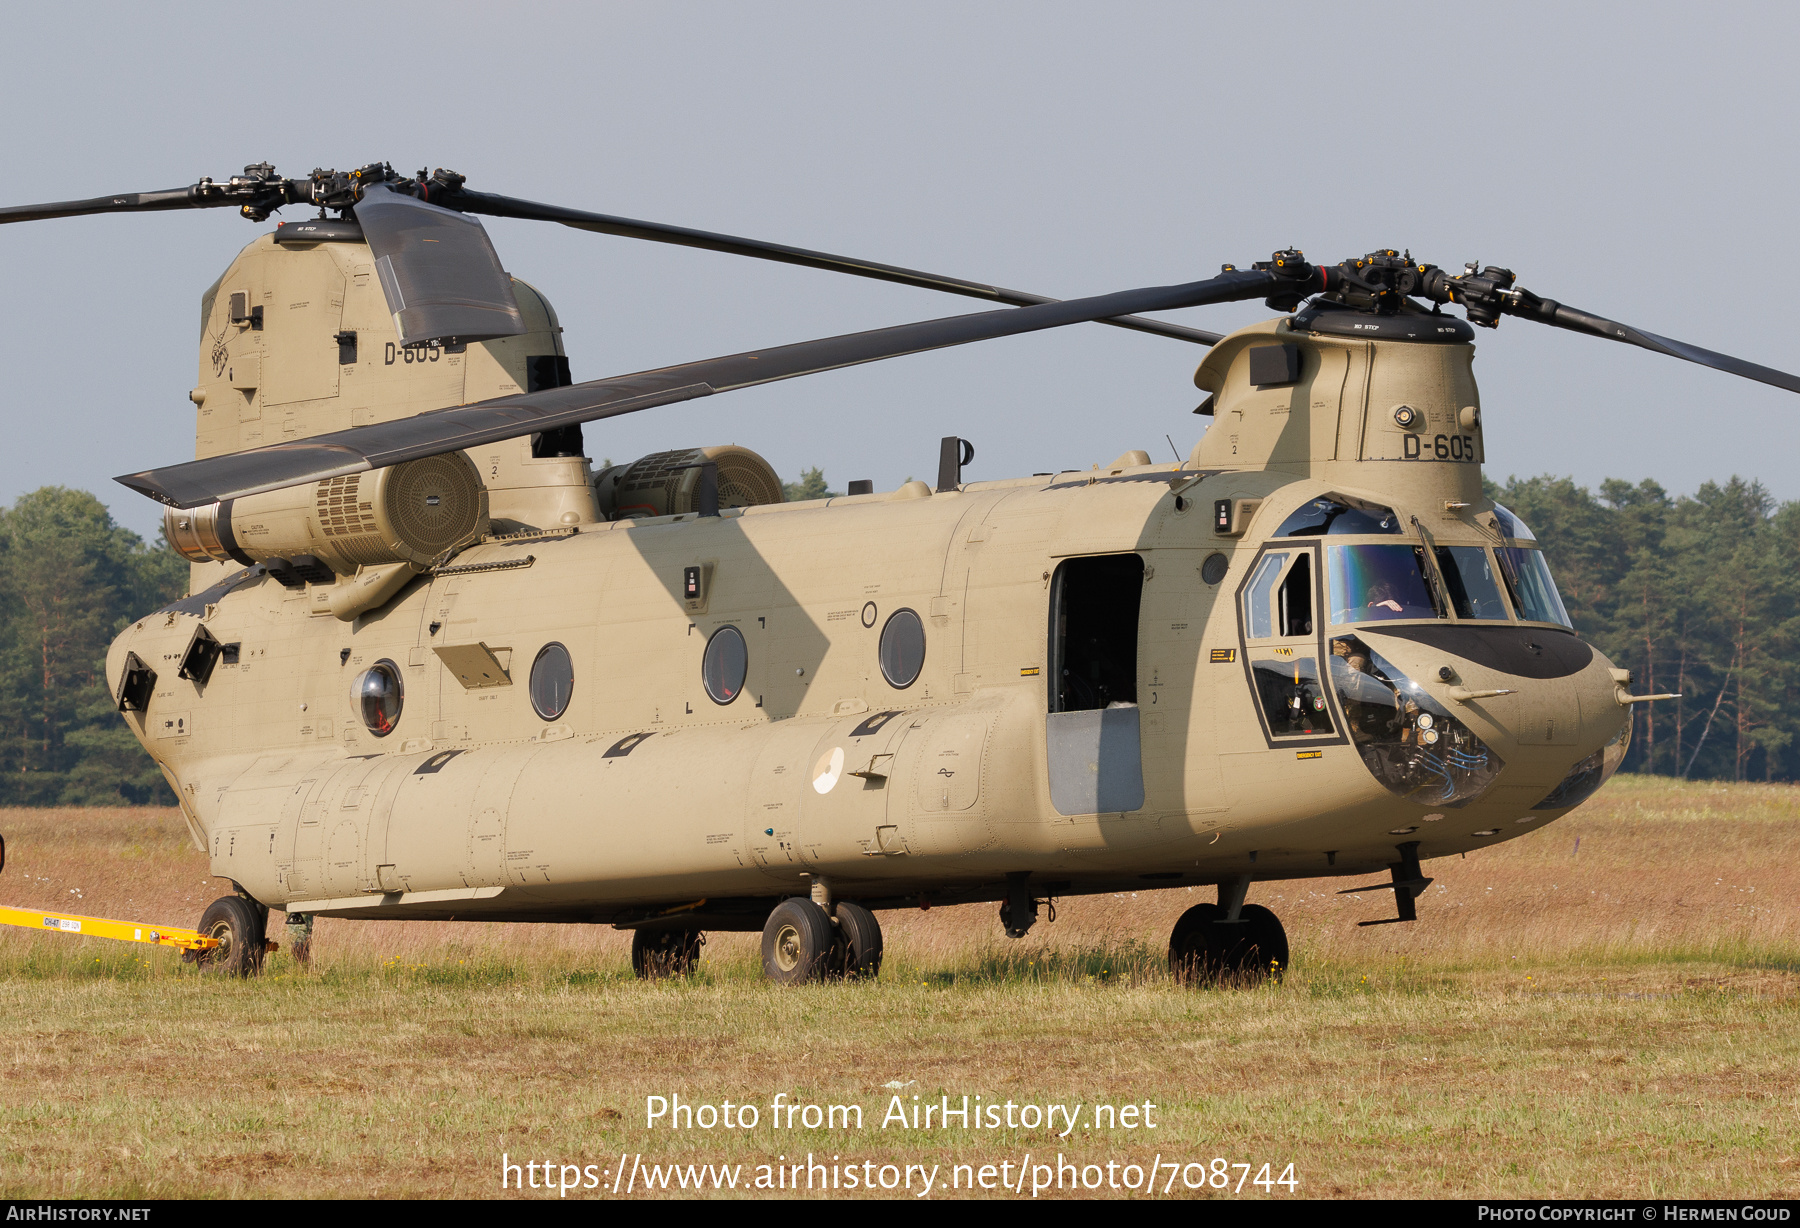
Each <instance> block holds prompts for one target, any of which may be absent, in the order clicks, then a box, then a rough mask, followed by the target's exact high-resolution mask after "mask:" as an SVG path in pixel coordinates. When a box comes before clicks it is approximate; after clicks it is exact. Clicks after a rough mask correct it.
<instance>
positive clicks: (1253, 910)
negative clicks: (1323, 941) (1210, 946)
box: [1235, 904, 1288, 985]
mask: <svg viewBox="0 0 1800 1228" xmlns="http://www.w3.org/2000/svg"><path fill="white" fill-rule="evenodd" d="M1238 915H1239V916H1240V917H1242V918H1243V919H1244V921H1245V924H1244V925H1243V926H1242V927H1240V928H1242V929H1243V930H1245V931H1246V932H1245V933H1244V934H1243V935H1242V936H1241V937H1240V938H1239V939H1238V948H1237V951H1236V952H1235V955H1236V956H1237V961H1236V962H1237V968H1238V972H1237V975H1238V977H1239V978H1240V979H1241V980H1242V981H1243V983H1244V984H1246V985H1256V984H1260V983H1261V982H1263V981H1265V980H1273V981H1277V982H1279V981H1280V980H1281V977H1282V974H1283V973H1285V972H1286V971H1287V966H1288V940H1287V930H1285V929H1283V928H1282V925H1281V918H1279V917H1277V916H1276V915H1275V914H1274V913H1272V912H1270V911H1269V910H1268V909H1266V908H1264V907H1263V906H1262V905H1261V904H1246V905H1244V910H1243V912H1241V913H1239V914H1238Z"/></svg>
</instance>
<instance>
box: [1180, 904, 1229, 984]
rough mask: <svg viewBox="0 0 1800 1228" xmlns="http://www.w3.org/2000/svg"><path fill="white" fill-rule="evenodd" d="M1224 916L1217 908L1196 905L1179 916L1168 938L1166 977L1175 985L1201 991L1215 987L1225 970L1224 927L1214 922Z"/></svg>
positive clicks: (1210, 905)
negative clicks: (1167, 970) (1172, 980)
mask: <svg viewBox="0 0 1800 1228" xmlns="http://www.w3.org/2000/svg"><path fill="white" fill-rule="evenodd" d="M1224 915H1225V910H1224V909H1222V908H1220V907H1219V906H1218V905H1217V904H1196V905H1194V906H1193V907H1192V908H1190V909H1188V910H1187V911H1186V912H1184V913H1182V914H1181V919H1180V920H1178V921H1177V922H1175V928H1174V930H1173V931H1171V932H1170V934H1169V975H1170V976H1172V977H1174V978H1175V980H1176V983H1177V984H1181V985H1187V986H1191V987H1195V988H1198V987H1202V986H1206V985H1212V984H1215V983H1217V981H1218V979H1219V975H1220V973H1221V971H1222V970H1223V968H1224V963H1225V954H1226V952H1225V947H1224V935H1223V934H1221V933H1220V932H1219V931H1220V930H1221V929H1223V928H1224V927H1223V926H1219V925H1215V924H1214V922H1216V921H1218V920H1219V918H1221V917H1223V916H1224Z"/></svg>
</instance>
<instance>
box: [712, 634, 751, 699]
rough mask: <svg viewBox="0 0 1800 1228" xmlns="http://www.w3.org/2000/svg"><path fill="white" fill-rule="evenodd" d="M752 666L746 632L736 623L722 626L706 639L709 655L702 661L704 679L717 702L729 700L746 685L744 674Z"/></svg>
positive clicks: (735, 696)
mask: <svg viewBox="0 0 1800 1228" xmlns="http://www.w3.org/2000/svg"><path fill="white" fill-rule="evenodd" d="M749 668H750V648H749V645H747V644H745V643H744V633H743V632H741V631H739V630H738V629H737V628H736V627H720V628H719V629H718V630H717V631H715V632H713V634H712V638H711V639H710V640H708V641H706V656H705V658H704V659H702V660H701V662H700V680H701V681H702V682H704V683H705V684H706V693H707V694H708V695H710V696H711V697H712V701H713V702H714V703H716V704H728V703H730V702H731V701H732V700H734V699H736V698H737V697H738V696H739V695H740V694H741V693H742V692H743V689H744V675H745V673H746V672H748V671H749Z"/></svg>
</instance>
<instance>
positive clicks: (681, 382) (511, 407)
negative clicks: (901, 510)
mask: <svg viewBox="0 0 1800 1228" xmlns="http://www.w3.org/2000/svg"><path fill="white" fill-rule="evenodd" d="M1280 281H1281V279H1279V278H1277V277H1276V276H1275V275H1273V274H1271V273H1265V272H1231V273H1224V274H1221V275H1219V276H1218V277H1211V278H1208V279H1206V280H1205V281H1197V282H1190V283H1188V284H1186V285H1180V286H1156V287H1150V288H1146V289H1141V290H1125V291H1121V292H1119V293H1116V294H1102V295H1098V296H1095V297H1093V298H1083V299H1071V300H1069V301H1067V302H1060V303H1044V304H1040V305H1038V306H1034V307H1016V308H1007V309H1005V310H1001V311H984V312H978V313H976V314H974V315H964V316H950V317H947V318H945V319H940V320H926V321H923V322H921V323H917V324H900V325H896V326H894V327H892V328H878V329H874V330H872V331H870V332H862V333H849V334H846V335H844V336H839V337H826V338H823V339H821V340H818V341H802V342H800V343H798V344H796V345H784V346H778V347H775V348H773V349H767V350H753V351H750V352H747V353H743V354H732V355H728V356H726V357H723V358H711V359H707V360H705V361H703V362H693V363H685V364H683V365H681V366H677V367H662V368H659V369H657V370H653V371H640V372H638V373H636V374H634V375H625V376H619V377H617V378H613V379H602V380H591V381H589V382H587V383H582V384H571V385H569V386H567V387H563V388H549V389H545V390H543V391H540V392H532V393H526V394H523V395H521V396H513V397H502V398H498V399H496V400H492V401H483V402H480V403H478V404H475V405H463V406H453V407H451V408H448V409H436V410H431V411H429V412H427V413H422V414H418V415H416V416H414V417H411V418H402V419H400V420H398V421H395V422H381V423H376V424H374V425H372V426H359V427H352V428H351V429H349V430H345V431H335V432H333V433H331V434H328V435H316V436H314V437H312V438H310V439H298V440H294V441H293V442H291V443H278V444H270V445H268V446H267V447H262V448H255V449H251V450H250V451H246V452H234V453H231V454H230V455H227V456H215V457H209V458H207V459H205V460H197V461H188V462H187V463H185V464H180V465H170V466H168V467H166V468H162V469H151V470H146V471H144V472H143V473H134V474H127V475H124V476H122V477H120V478H118V479H117V480H118V481H119V482H121V483H123V484H124V485H126V486H129V487H131V488H132V489H133V490H136V491H139V492H141V493H143V494H146V495H149V496H150V497H151V498H153V499H156V500H159V501H161V502H163V503H167V504H170V505H172V506H174V507H182V508H189V507H198V506H200V505H201V504H204V503H211V502H213V501H215V500H219V499H235V498H240V497H242V496H244V495H251V494H257V493H259V492H261V491H265V490H276V489H279V488H281V487H284V486H295V485H299V484H301V483H303V482H312V481H320V480H323V479H325V478H330V477H337V476H340V475H342V474H349V473H361V472H363V471H364V470H368V469H380V468H384V467H385V466H388V465H397V464H399V463H400V462H401V461H408V460H414V459H417V458H418V457H422V456H436V455H439V454H441V453H444V452H455V451H458V450H460V449H463V448H473V447H478V446H480V445H482V444H488V443H493V442H496V441H498V440H502V439H514V438H517V437H519V436H521V435H529V434H532V433H534V432H537V431H547V430H553V429H555V428H557V427H562V426H572V425H574V424H575V423H578V422H590V421H593V420H595V419H597V418H611V417H616V416H618V415H620V414H628V413H635V412H636V411H638V410H641V409H650V408H652V407H654V406H658V405H670V404H673V403H675V402H677V401H688V400H693V399H694V398H696V397H704V396H711V395H712V394H713V393H716V392H729V391H732V390H734V389H737V388H749V387H752V386H754V385H757V384H769V383H773V382H775V381H777V380H784V379H792V378H794V377H795V376H800V375H812V374H816V373H818V372H821V371H832V370H836V369H837V368H840V367H850V366H856V365H858V364H860V363H865V362H876V361H878V360H880V359H884V358H898V357H900V356H901V355H905V354H918V353H923V352H924V351H927V350H936V349H942V348H944V347H946V346H953V345H966V344H968V343H969V342H972V341H987V340H990V339H992V338H995V337H1006V336H1011V335H1014V334H1017V333H1028V332H1036V331H1038V330H1040V329H1046V328H1060V327H1062V326H1063V325H1066V324H1080V323H1084V322H1087V321H1090V320H1103V319H1106V318H1108V317H1110V316H1116V315H1124V314H1128V313H1130V312H1135V311H1172V310H1175V309H1177V308H1181V307H1199V306H1203V305H1205V304H1208V303H1226V302H1235V301H1237V300H1240V299H1250V298H1262V297H1264V296H1265V295H1267V294H1269V293H1270V291H1271V290H1272V289H1274V288H1275V287H1277V286H1278V284H1280Z"/></svg>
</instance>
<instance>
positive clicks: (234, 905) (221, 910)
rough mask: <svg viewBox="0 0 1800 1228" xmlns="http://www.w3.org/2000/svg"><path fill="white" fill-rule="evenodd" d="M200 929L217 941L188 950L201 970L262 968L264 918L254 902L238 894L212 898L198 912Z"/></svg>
mask: <svg viewBox="0 0 1800 1228" xmlns="http://www.w3.org/2000/svg"><path fill="white" fill-rule="evenodd" d="M200 932H201V933H202V934H204V935H206V936H207V937H208V938H216V939H218V941H219V945H218V946H216V947H210V948H208V949H207V950H204V951H194V952H191V954H192V956H193V962H194V963H196V964H198V965H199V966H200V969H201V970H202V971H203V972H216V973H219V974H220V975H223V976H255V975H256V974H257V973H259V972H261V971H262V964H263V952H264V950H265V949H266V948H265V944H264V938H263V919H262V916H261V915H260V911H259V909H258V907H257V905H255V904H253V903H251V902H250V901H249V900H246V899H245V898H244V897H243V896H241V895H228V896H223V897H221V898H219V899H216V900H214V901H213V902H212V903H211V904H208V905H207V906H206V911H205V912H203V913H201V914H200Z"/></svg>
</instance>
